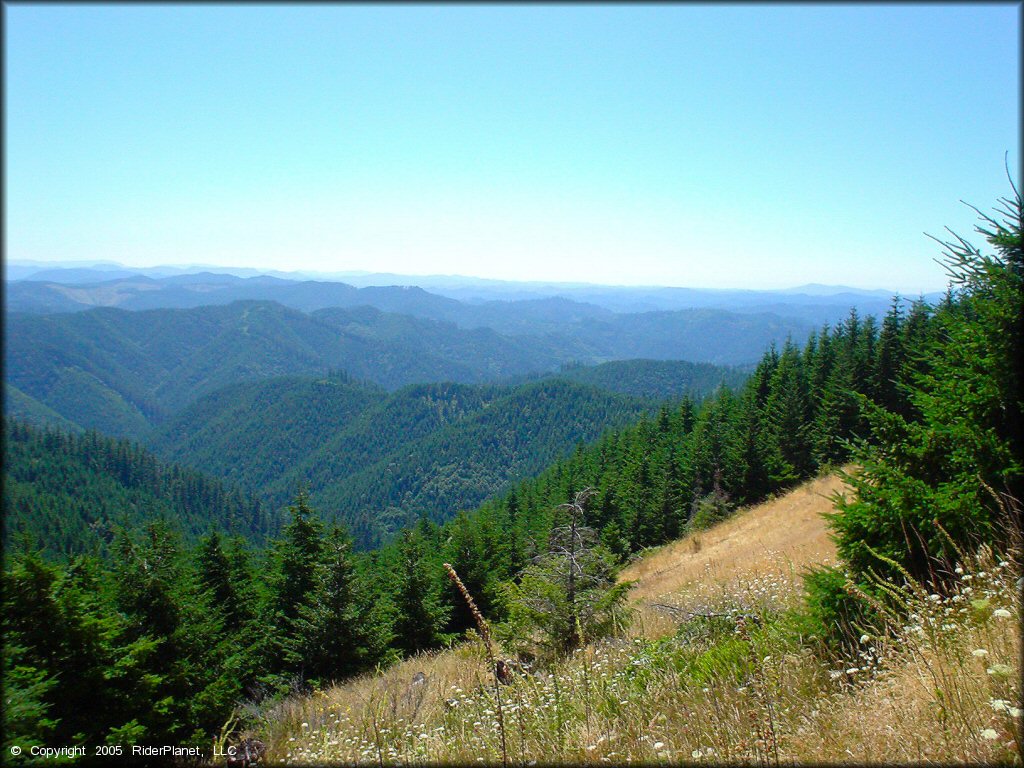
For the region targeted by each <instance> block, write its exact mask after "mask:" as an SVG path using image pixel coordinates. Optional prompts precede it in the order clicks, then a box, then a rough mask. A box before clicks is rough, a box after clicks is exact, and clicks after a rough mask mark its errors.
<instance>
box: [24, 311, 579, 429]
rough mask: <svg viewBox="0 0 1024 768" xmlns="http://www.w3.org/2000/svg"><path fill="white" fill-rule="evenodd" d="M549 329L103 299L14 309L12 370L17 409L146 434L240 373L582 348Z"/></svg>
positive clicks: (382, 370)
mask: <svg viewBox="0 0 1024 768" xmlns="http://www.w3.org/2000/svg"><path fill="white" fill-rule="evenodd" d="M581 355H582V350H581V348H579V347H578V345H577V346H571V347H570V348H568V349H567V348H564V347H563V348H559V350H557V351H552V348H551V344H549V343H548V342H545V341H544V340H540V339H529V340H521V339H508V338H505V337H502V336H500V335H499V334H497V333H495V332H494V331H489V330H486V329H480V330H476V331H466V330H461V329H458V328H456V327H455V326H454V325H451V324H443V323H439V322H436V321H431V320H423V319H416V318H411V317H396V316H389V315H387V314H385V313H381V312H379V311H377V310H371V309H362V310H353V311H351V312H349V311H344V310H337V311H331V312H327V313H324V315H322V316H321V317H311V316H309V315H306V314H303V313H302V312H299V311H297V310H294V309H287V308H285V307H283V306H281V305H280V304H275V303H273V302H237V303H234V304H229V305H226V306H210V307H199V308H195V309H187V310H184V309H183V310H171V309H160V310H150V311H143V312H129V311H126V310H120V309H96V310H90V311H87V312H75V313H69V314H60V315H17V314H15V315H9V316H8V317H7V327H6V338H5V345H4V363H5V379H6V383H7V384H8V386H9V387H13V388H14V390H16V392H17V394H18V397H17V399H13V398H12V399H10V400H9V403H8V406H9V407H11V408H14V409H18V410H15V411H13V415H18V416H22V417H36V418H39V417H40V416H41V415H43V414H46V413H48V412H55V413H57V414H58V415H59V416H61V417H63V418H64V419H66V420H68V421H69V422H72V423H73V424H75V425H77V426H79V427H82V428H93V429H97V430H99V431H101V432H104V433H106V434H111V435H115V436H125V437H132V438H139V437H141V436H142V435H143V434H145V432H146V431H148V430H149V429H150V428H151V427H152V426H154V425H158V424H161V423H163V422H164V421H166V419H167V418H168V417H169V416H170V415H171V414H174V413H176V412H177V411H179V410H180V409H181V408H182V407H184V406H185V405H187V404H188V403H189V402H191V401H193V400H194V399H195V398H196V397H198V396H200V395H203V394H206V393H208V392H213V391H215V390H217V389H220V388H222V387H225V386H227V385H229V384H233V383H237V382H240V381H251V380H255V379H261V378H267V377H271V376H281V375H288V374H300V373H302V374H316V373H323V372H324V371H326V370H328V369H343V370H345V371H347V372H348V373H349V374H351V375H353V376H355V377H357V378H363V379H367V380H370V381H373V382H376V383H378V384H380V385H382V386H385V387H388V388H397V387H399V386H403V385H405V384H409V383H414V382H421V381H461V382H468V383H472V382H480V381H486V380H490V379H494V378H500V377H507V376H512V375H518V374H524V373H530V372H535V371H544V370H548V369H551V368H554V367H555V366H557V365H558V363H559V362H560V361H562V360H565V359H568V358H572V357H580V356H581Z"/></svg>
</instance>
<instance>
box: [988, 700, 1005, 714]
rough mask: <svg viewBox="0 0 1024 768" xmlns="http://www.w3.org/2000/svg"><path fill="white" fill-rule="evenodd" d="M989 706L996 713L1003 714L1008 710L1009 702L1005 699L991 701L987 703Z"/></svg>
mask: <svg viewBox="0 0 1024 768" xmlns="http://www.w3.org/2000/svg"><path fill="white" fill-rule="evenodd" d="M989 706H990V707H992V709H994V710H995V711H996V712H1005V711H1007V710H1009V708H1010V702H1008V701H1007V700H1006V699H992V701H990V702H989Z"/></svg>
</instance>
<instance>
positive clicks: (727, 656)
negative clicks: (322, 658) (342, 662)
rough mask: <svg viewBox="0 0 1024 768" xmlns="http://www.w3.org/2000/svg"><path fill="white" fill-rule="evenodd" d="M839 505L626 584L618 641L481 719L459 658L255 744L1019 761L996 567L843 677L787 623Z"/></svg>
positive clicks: (411, 754) (392, 756) (525, 681)
mask: <svg viewBox="0 0 1024 768" xmlns="http://www.w3.org/2000/svg"><path fill="white" fill-rule="evenodd" d="M840 488H841V485H840V482H839V480H838V479H837V478H835V477H824V478H819V479H816V480H813V481H811V482H809V483H806V484H804V485H802V486H801V487H799V488H797V489H795V490H794V491H792V492H791V493H789V494H786V495H785V496H782V497H780V498H777V499H774V500H771V501H769V502H766V503H764V504H762V505H759V506H757V507H754V508H752V509H750V510H745V511H741V512H739V513H737V515H736V516H734V517H733V518H731V519H729V520H727V521H725V522H723V523H721V524H719V525H718V526H716V527H714V528H711V529H708V530H705V531H701V532H698V533H694V534H691V535H689V536H687V537H685V538H683V539H680V540H679V541H676V542H674V543H672V544H669V545H666V546H664V547H662V548H660V549H658V550H656V551H653V552H651V553H650V554H649V555H648V556H647V557H645V558H643V559H642V560H640V561H638V562H636V563H634V564H633V565H631V566H630V567H629V568H628V569H626V570H625V571H624V572H623V574H622V578H631V579H636V580H637V585H636V588H635V590H634V593H633V595H634V600H635V601H636V605H637V608H638V616H637V619H636V621H635V622H634V623H633V626H632V627H631V628H630V629H629V630H628V632H627V633H626V635H625V636H623V637H620V638H616V639H613V640H608V641H604V642H602V643H600V644H598V645H596V646H589V647H587V648H584V649H582V650H580V651H578V652H577V653H575V654H574V655H573V656H572V657H571V658H569V659H566V660H565V661H563V662H561V663H559V664H557V665H556V666H555V667H554V668H551V669H547V670H545V671H544V672H543V673H534V674H530V673H521V674H519V675H518V676H517V677H516V679H515V680H514V681H513V683H512V684H511V685H508V686H501V689H500V690H501V716H500V720H499V714H498V707H497V706H496V700H495V696H494V691H495V689H494V687H493V684H492V679H491V677H490V674H489V671H488V667H487V662H486V658H485V656H484V653H483V651H482V648H481V646H480V644H479V642H478V641H477V642H468V643H465V644H462V645H460V646H458V647H456V648H454V649H451V650H448V651H443V652H440V653H435V654H427V655H421V656H416V657H413V658H410V659H407V660H406V661H404V662H402V663H401V664H399V665H397V666H395V667H392V668H391V669H390V670H388V671H387V672H386V673H385V674H383V675H377V676H364V677H361V678H357V679H355V680H353V681H351V682H349V683H347V684H345V685H341V686H337V687H335V688H332V689H330V690H327V691H323V692H318V693H316V694H314V695H313V696H311V697H304V696H300V697H294V698H291V699H288V700H285V701H283V702H280V703H278V704H277V705H275V706H274V707H273V709H271V710H269V711H265V712H261V713H260V715H261V717H260V722H261V723H262V725H261V726H260V727H259V728H258V729H257V730H256V731H255V734H256V735H257V736H258V737H259V738H261V739H264V740H265V741H266V743H267V746H268V757H269V758H271V759H272V760H273V761H275V762H276V761H282V762H283V761H288V762H299V763H306V762H312V763H316V764H323V763H334V762H345V763H356V762H360V763H361V762H365V763H374V764H377V763H378V762H379V763H391V764H393V763H400V764H411V763H425V762H441V763H447V764H456V763H457V764H476V763H480V762H482V763H490V764H500V763H501V762H502V750H503V747H502V737H503V736H504V749H505V751H506V753H507V758H508V761H509V762H510V763H513V764H516V763H518V764H523V763H527V762H529V761H538V762H541V763H544V764H552V763H569V764H581V763H588V764H589V763H594V764H602V763H612V764H624V763H626V762H627V761H630V762H643V763H662V762H663V763H666V764H677V763H680V762H686V763H699V762H723V761H724V762H726V763H747V762H749V763H757V764H780V763H792V762H797V763H799V762H807V763H819V764H820V763H827V762H842V763H849V762H853V763H866V762H872V763H877V762H883V763H891V762H897V763H907V762H921V761H927V762H940V763H950V762H960V763H962V762H972V763H992V762H1006V763H1011V762H1013V761H1014V759H1016V760H1018V761H1019V759H1020V757H1019V756H1020V752H1021V744H1020V735H1019V733H1020V731H1019V725H1020V722H1021V721H1020V716H1021V704H1020V696H1021V693H1020V684H1019V682H1018V681H1019V668H1020V665H1019V657H1020V638H1019V633H1018V630H1017V626H1018V621H1019V608H1018V607H1017V602H1016V599H1015V597H1016V589H1015V586H1014V585H1015V580H1016V579H1017V578H1018V576H1019V573H1018V567H1017V564H1016V563H1010V562H1007V561H1001V560H996V559H993V558H991V556H989V555H986V554H985V553H982V554H981V555H980V556H979V557H976V558H972V559H969V560H968V561H966V562H965V563H964V570H965V573H964V574H963V576H962V581H961V583H960V585H959V587H958V589H957V590H956V591H955V592H954V593H953V594H951V595H949V596H947V597H944V598H939V597H938V596H935V597H929V596H927V595H925V594H920V595H915V594H914V593H913V592H912V591H907V593H906V596H905V599H906V601H907V603H908V608H909V609H910V615H911V616H912V617H913V621H914V622H915V623H913V624H911V625H909V626H906V627H893V632H894V636H893V637H891V638H889V639H883V638H881V637H873V636H867V635H865V637H864V638H863V639H862V650H861V652H860V654H859V656H858V657H856V658H848V659H842V658H834V657H827V656H825V657H823V656H821V655H820V654H817V653H815V652H814V651H813V650H812V649H813V642H811V641H810V640H809V639H808V638H806V637H803V636H801V634H800V632H799V630H798V628H797V627H795V626H794V624H793V623H792V621H791V619H788V618H787V617H791V616H792V613H791V609H792V608H793V607H795V606H796V605H797V604H798V602H799V600H800V596H801V582H800V572H801V570H802V569H804V568H805V567H807V566H809V565H813V564H816V563H823V562H827V561H828V560H831V559H834V550H833V548H832V544H831V542H830V540H829V537H828V535H827V530H826V527H825V524H824V521H823V519H822V517H821V514H822V513H824V512H828V511H830V510H831V506H832V505H831V502H830V501H829V499H828V497H829V496H830V495H831V494H832V493H833V492H834V491H836V490H839V489H840ZM979 598H980V599H981V601H980V602H979ZM970 599H974V600H975V602H973V603H972V602H970ZM741 613H742V614H746V615H748V616H750V617H751V619H750V620H749V621H747V622H746V623H744V622H739V621H737V619H736V616H738V615H739V614H741ZM420 673H422V677H420Z"/></svg>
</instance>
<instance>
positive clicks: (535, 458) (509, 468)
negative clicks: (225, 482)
mask: <svg viewBox="0 0 1024 768" xmlns="http://www.w3.org/2000/svg"><path fill="white" fill-rule="evenodd" d="M655 407H656V406H655V405H654V403H653V401H651V400H649V399H646V398H635V397H629V396H626V395H617V394H613V393H609V392H605V391H602V390H598V389H596V388H594V387H589V386H586V385H582V384H576V383H572V382H568V381H561V380H557V379H556V380H551V381H542V382H537V383H532V384H526V385H521V386H518V387H511V388H510V387H495V386H487V385H479V386H467V385H461V384H420V385H415V386H410V387H405V388H403V389H401V390H399V391H398V392H394V393H390V394H389V393H386V392H383V391H382V390H379V389H376V388H374V387H372V386H367V385H362V384H358V383H355V382H352V381H350V380H347V379H346V378H345V377H343V376H342V377H339V376H333V377H319V378H309V377H285V378H276V379H268V380H266V381H260V382H251V383H243V384H237V385H234V386H232V387H229V388H226V389H224V390H219V391H217V392H215V393H212V394H210V395H207V396H205V397H203V398H200V399H199V400H198V401H197V402H196V403H194V404H193V405H192V406H190V407H188V408H186V409H185V410H184V411H183V412H182V413H181V414H180V415H179V416H177V417H176V418H174V419H173V420H172V421H171V422H170V423H169V424H167V425H166V427H164V428H163V429H162V430H161V431H160V432H159V433H157V434H156V436H155V437H154V438H153V441H152V442H153V444H154V446H155V449H156V450H157V452H158V453H159V454H160V455H162V456H164V457H165V458H166V459H168V460H172V461H176V462H180V463H182V464H186V465H189V466H194V467H197V468H199V467H201V468H202V469H203V470H204V471H206V472H209V473H211V474H214V475H218V476H221V477H225V478H229V479H231V480H232V481H235V482H238V483H239V484H241V485H242V486H243V487H245V488H246V489H248V490H250V491H252V492H254V493H259V494H260V495H261V496H262V497H263V498H264V499H265V500H266V502H267V504H268V506H269V507H270V508H273V509H277V508H280V507H281V506H283V505H284V504H286V503H287V502H288V501H289V500H290V499H292V498H293V497H294V495H295V493H296V491H297V489H299V488H306V489H307V490H308V492H309V494H310V498H311V500H312V502H313V503H314V504H315V505H316V506H318V507H319V508H321V509H323V510H324V511H325V514H327V515H328V516H330V517H332V518H338V519H341V520H344V521H345V522H346V524H347V525H348V526H349V528H350V530H351V532H352V534H353V536H354V538H355V541H356V544H357V545H358V546H361V547H367V546H374V545H376V544H379V543H380V542H381V541H383V540H386V539H387V538H388V537H389V536H390V535H391V534H392V533H393V532H394V531H395V530H397V529H398V528H399V527H403V526H405V525H408V524H409V523H411V522H414V521H415V520H416V519H417V518H418V517H420V516H421V515H426V516H428V517H430V518H431V519H434V520H438V521H441V520H445V519H448V518H449V517H451V515H452V514H454V513H455V512H457V511H458V510H460V509H467V508H472V507H474V506H476V505H477V504H479V503H480V502H482V501H483V500H484V499H486V498H487V497H489V496H490V495H493V494H494V493H497V492H500V491H502V490H504V489H506V488H508V487H509V484H510V483H511V482H513V481H516V480H519V479H522V478H524V477H527V476H529V475H531V474H534V473H536V472H539V471H540V470H541V469H543V468H544V467H545V466H547V465H548V464H549V463H551V462H552V461H554V460H555V459H557V458H559V457H561V456H563V455H565V454H566V453H568V452H569V451H571V450H572V449H573V448H574V446H575V445H576V444H577V443H579V442H589V441H592V440H594V439H596V438H597V437H598V436H599V435H600V434H601V433H602V432H603V431H604V430H606V429H608V428H610V427H621V426H623V425H625V424H627V423H629V422H631V421H633V420H634V419H636V418H637V417H638V416H639V415H641V414H642V413H645V412H651V410H652V409H653V408H655Z"/></svg>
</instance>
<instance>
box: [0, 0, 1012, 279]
mask: <svg viewBox="0 0 1024 768" xmlns="http://www.w3.org/2000/svg"><path fill="white" fill-rule="evenodd" d="M5 14H6V40H5V51H6V83H5V94H6V95H5V98H6V110H5V121H6V125H5V131H6V157H5V162H6V190H5V192H6V204H7V233H6V234H7V243H6V253H7V257H8V258H9V259H14V260H17V259H35V260H77V259H81V260H92V259H110V260H115V261H121V262H124V263H127V264H133V265H138V266H146V265H155V264H167V263H175V264H182V263H208V264H221V265H231V266H252V267H260V268H276V269H315V270H323V271H342V270H371V271H377V270H387V271H394V272H402V273H411V274H452V273H457V274H467V275H476V276H484V277H498V278H508V279H540V280H581V281H588V282H600V283H611V284H662V285H684V286H696V287H749V288H759V287H764V288H773V287H786V286H793V285H798V284H801V283H806V282H823V283H834V284H846V285H853V286H859V287H865V288H877V287H884V288H889V289H892V290H899V291H902V292H905V293H911V294H916V293H917V292H919V291H925V290H933V289H936V288H942V287H943V286H944V285H945V277H944V275H943V273H942V270H941V268H940V267H939V266H938V265H937V264H936V263H935V262H934V259H935V257H936V256H937V255H938V248H937V246H936V245H935V243H933V242H932V241H931V240H929V239H928V238H926V237H925V236H924V234H923V233H924V232H929V233H932V234H938V235H941V234H943V228H944V227H945V226H950V227H951V228H953V229H955V230H957V231H960V232H963V233H970V232H971V231H972V229H973V226H974V223H975V216H974V214H973V213H972V212H971V211H970V210H969V209H967V208H966V207H965V206H963V205H962V204H961V203H960V202H959V200H960V199H963V200H966V201H968V202H971V203H973V204H975V205H977V206H979V207H980V208H982V209H989V208H991V207H992V205H993V204H994V203H995V202H996V200H997V199H998V198H999V197H1001V196H1004V195H1005V194H1007V193H1008V192H1009V184H1008V182H1007V180H1006V174H1005V171H1004V167H1003V163H1004V153H1005V152H1006V151H1007V150H1009V153H1010V154H1009V162H1010V168H1011V170H1012V172H1013V173H1014V176H1015V181H1017V182H1018V183H1019V182H1020V181H1021V180H1020V179H1019V178H1017V170H1016V169H1017V168H1018V167H1019V165H1020V157H1019V151H1018V148H1019V145H1020V138H1019V137H1020V124H1019V119H1020V105H1019V97H1018V94H1019V91H1020V82H1019V70H1020V61H1019V56H1020V54H1019V50H1018V36H1019V34H1020V8H1019V6H1017V5H1013V4H1002V5H980V4H971V5H962V6H961V5H948V4H947V5H935V6H928V5H917V4H911V5H875V4H867V5H821V6H786V5H771V4H768V5H735V6H730V5H717V6H716V5H711V6H698V5H690V4H680V5H652V6H639V7H632V6H617V5H593V6H556V5H538V6H532V7H531V6H508V5H493V6H491V5H479V6H474V5H450V6H446V5H441V6H429V5H400V6H392V7H388V6H382V5H369V6H350V5H326V6H320V5H307V6H273V5H250V6H241V7H226V6H223V7H222V6H205V5H198V6H188V5H182V6H177V5H166V6H162V5H148V4H142V5H128V6H116V5H109V6H103V5H98V6H57V5H17V4H14V5H7V6H6V7H5Z"/></svg>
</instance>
